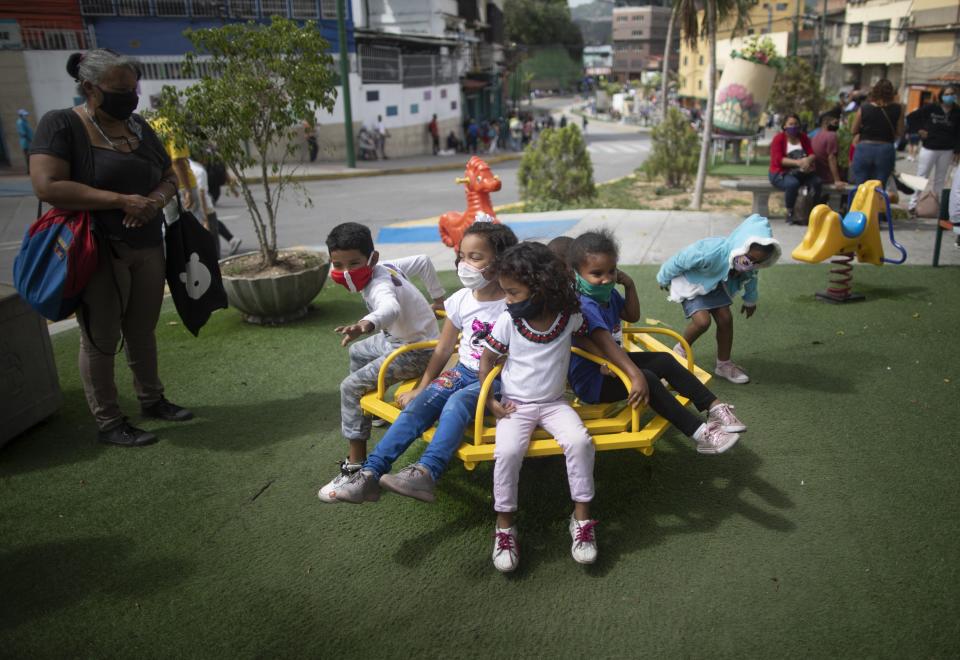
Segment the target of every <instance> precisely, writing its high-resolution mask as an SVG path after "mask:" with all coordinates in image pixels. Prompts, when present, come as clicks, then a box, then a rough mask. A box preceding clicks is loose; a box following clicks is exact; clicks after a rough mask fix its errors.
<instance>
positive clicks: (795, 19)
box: [790, 0, 804, 57]
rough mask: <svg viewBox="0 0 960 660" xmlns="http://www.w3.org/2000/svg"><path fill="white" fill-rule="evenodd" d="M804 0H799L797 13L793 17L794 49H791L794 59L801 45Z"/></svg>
mask: <svg viewBox="0 0 960 660" xmlns="http://www.w3.org/2000/svg"><path fill="white" fill-rule="evenodd" d="M802 2H804V0H797V11H796V13H794V15H793V47H792V48H791V49H790V51H791V53H792V54H793V56H794V57H796V56H797V48H798V47H799V45H800V4H801V3H802Z"/></svg>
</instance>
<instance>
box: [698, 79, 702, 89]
mask: <svg viewBox="0 0 960 660" xmlns="http://www.w3.org/2000/svg"><path fill="white" fill-rule="evenodd" d="M697 89H703V81H702V80H698V81H697Z"/></svg>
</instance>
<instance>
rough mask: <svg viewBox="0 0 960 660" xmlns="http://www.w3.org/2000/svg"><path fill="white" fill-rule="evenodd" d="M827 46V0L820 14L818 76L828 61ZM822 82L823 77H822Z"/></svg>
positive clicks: (824, 1) (824, 0)
mask: <svg viewBox="0 0 960 660" xmlns="http://www.w3.org/2000/svg"><path fill="white" fill-rule="evenodd" d="M826 45H827V0H823V10H821V12H820V38H819V39H818V40H817V76H821V74H822V73H823V69H824V59H826V51H825V48H826ZM821 80H822V77H821Z"/></svg>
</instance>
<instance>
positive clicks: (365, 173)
mask: <svg viewBox="0 0 960 660" xmlns="http://www.w3.org/2000/svg"><path fill="white" fill-rule="evenodd" d="M522 156H523V154H520V153H510V154H501V155H499V156H491V157H490V158H486V159H485V160H486V161H487V163H488V164H490V165H496V164H497V163H505V162H508V161H511V160H520V158H521V157H522ZM464 165H465V163H461V162H459V161H458V162H449V163H443V164H438V165H418V166H415V167H398V168H396V169H392V170H379V169H378V170H352V171H346V172H326V173H317V174H301V175H293V177H291V178H292V179H293V180H294V181H331V180H336V179H362V178H366V177H372V176H389V175H391V174H429V173H430V172H446V171H451V172H452V171H455V170H462V169H463V167H464ZM279 180H280V178H279V177H276V176H268V177H267V181H269V182H270V183H277V182H278V181H279ZM247 181H248V182H250V183H260V182H261V181H263V177H259V176H258V177H250V178H249V179H247Z"/></svg>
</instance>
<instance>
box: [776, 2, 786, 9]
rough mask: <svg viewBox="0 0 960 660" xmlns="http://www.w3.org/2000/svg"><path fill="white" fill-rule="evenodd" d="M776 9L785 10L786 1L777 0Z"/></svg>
mask: <svg viewBox="0 0 960 660" xmlns="http://www.w3.org/2000/svg"><path fill="white" fill-rule="evenodd" d="M777 11H787V3H786V2H778V3H777Z"/></svg>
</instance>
